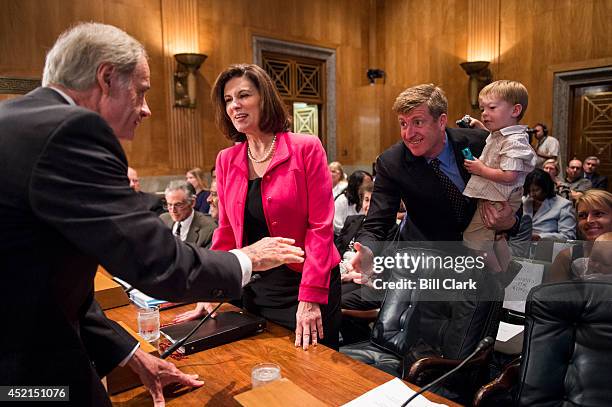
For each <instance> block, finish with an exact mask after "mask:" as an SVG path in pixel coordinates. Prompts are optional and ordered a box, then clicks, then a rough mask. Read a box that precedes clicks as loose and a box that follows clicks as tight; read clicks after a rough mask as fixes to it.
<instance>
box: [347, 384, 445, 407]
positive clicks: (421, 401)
mask: <svg viewBox="0 0 612 407" xmlns="http://www.w3.org/2000/svg"><path fill="white" fill-rule="evenodd" d="M414 393H416V392H415V391H414V390H412V389H411V388H410V387H408V386H407V385H406V383H404V382H402V381H401V380H400V379H398V378H395V379H393V380H390V381H388V382H387V383H384V384H381V385H380V386H378V387H375V388H373V389H372V390H370V391H369V392H367V393H365V394H362V395H361V396H359V397H357V398H356V399H355V400H353V401H349V402H348V403H346V404H345V405H344V406H343V407H398V406H401V405H402V404H403V403H404V402H405V401H406V400H408V399H409V398H410V397H411V396H412V395H413V394H414ZM445 405H446V404H438V403H434V402H432V401H429V400H427V399H426V398H425V396H423V395H421V396H419V397H417V398H415V399H414V400H412V401H411V402H410V406H411V407H413V406H422V407H426V406H427V407H435V406H445Z"/></svg>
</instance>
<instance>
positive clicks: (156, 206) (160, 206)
mask: <svg viewBox="0 0 612 407" xmlns="http://www.w3.org/2000/svg"><path fill="white" fill-rule="evenodd" d="M127 176H128V178H129V180H130V188H132V189H133V190H134V191H136V192H137V193H138V196H139V197H140V199H142V201H143V202H144V204H145V205H146V207H147V208H149V210H150V211H151V212H153V213H155V214H157V215H158V216H159V215H161V214H162V213H164V203H163V202H162V199H161V198H160V197H159V196H157V195H155V194H150V193H148V192H142V191H141V190H140V179H139V178H138V173H137V172H136V170H135V169H133V168H132V167H128V170H127Z"/></svg>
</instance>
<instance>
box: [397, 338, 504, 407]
mask: <svg viewBox="0 0 612 407" xmlns="http://www.w3.org/2000/svg"><path fill="white" fill-rule="evenodd" d="M494 343H495V341H494V340H493V338H491V337H490V336H487V337H486V338H484V339H483V340H482V341H480V342H479V343H478V346H476V349H474V352H472V353H470V354H469V356H468V357H467V358H465V359H463V362H461V363H459V364H458V365H457V366H456V367H455V368H454V369H452V370H450V371H448V372H446V373H445V374H443V375H442V376H440V377H438V378H437V379H436V380H434V381H433V382H431V383H429V384H428V385H426V386H423V387H421V390H419V391H418V392H416V393H414V394H413V395H412V396H411V397H410V398H409V399H408V400H406V401H405V402H404V404H402V406H401V407H406V406H407V405H408V403H410V402H411V401H412V400H414V399H415V398H417V397H418V396H420V395H421V394H423V393H425V392H426V391H427V390H429V389H431V388H432V387H433V386H435V385H436V384H438V383H440V382H441V381H442V380H444V379H446V378H447V377H448V376H450V375H452V374H453V373H455V372H456V371H457V370H459V369H461V368H462V367H463V366H464V365H465V364H466V363H467V362H469V361H470V360H471V359H472V358H473V357H474V356H476V354H477V353H478V352H480V351H482V350H484V349H487V348H488V347H490V346H492V345H493V344H494Z"/></svg>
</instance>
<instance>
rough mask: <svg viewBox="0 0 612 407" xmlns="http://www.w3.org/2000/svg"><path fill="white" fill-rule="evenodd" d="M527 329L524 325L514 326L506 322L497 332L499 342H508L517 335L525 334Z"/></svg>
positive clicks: (500, 324) (500, 325) (501, 324)
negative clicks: (524, 331)
mask: <svg viewBox="0 0 612 407" xmlns="http://www.w3.org/2000/svg"><path fill="white" fill-rule="evenodd" d="M524 329H525V327H524V326H523V325H513V324H508V323H506V322H500V323H499V329H498V330H497V338H496V339H497V340H498V341H500V342H506V341H509V340H510V339H512V338H514V337H515V336H516V335H518V334H520V333H521V332H523V330H524Z"/></svg>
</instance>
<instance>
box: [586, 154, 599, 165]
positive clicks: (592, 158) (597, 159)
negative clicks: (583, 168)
mask: <svg viewBox="0 0 612 407" xmlns="http://www.w3.org/2000/svg"><path fill="white" fill-rule="evenodd" d="M584 161H597V165H599V158H597V157H596V156H594V155H590V156H588V157H587V158H585V159H584Z"/></svg>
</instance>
